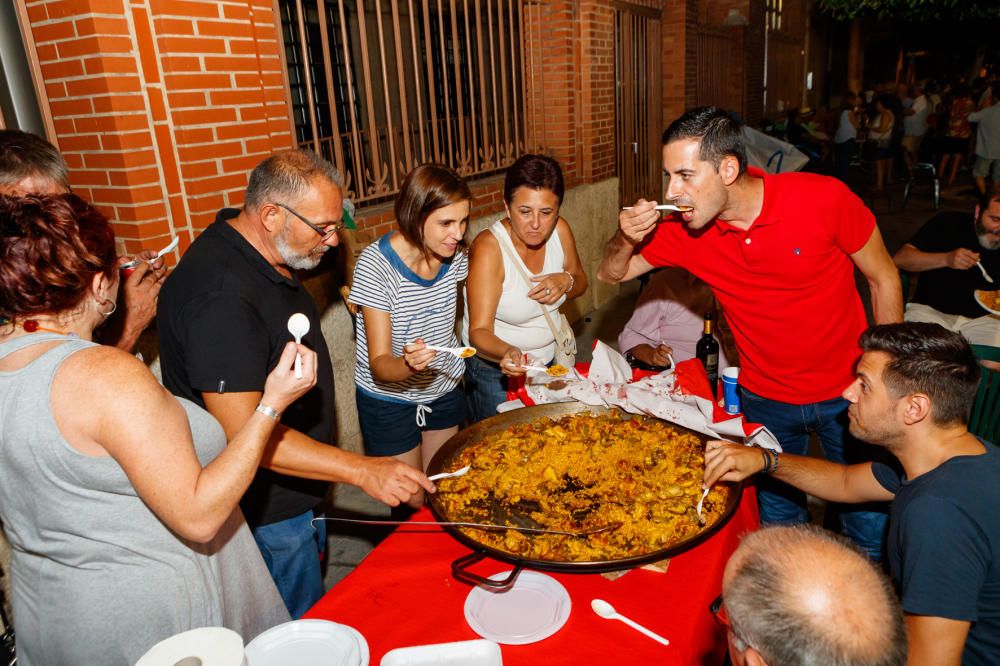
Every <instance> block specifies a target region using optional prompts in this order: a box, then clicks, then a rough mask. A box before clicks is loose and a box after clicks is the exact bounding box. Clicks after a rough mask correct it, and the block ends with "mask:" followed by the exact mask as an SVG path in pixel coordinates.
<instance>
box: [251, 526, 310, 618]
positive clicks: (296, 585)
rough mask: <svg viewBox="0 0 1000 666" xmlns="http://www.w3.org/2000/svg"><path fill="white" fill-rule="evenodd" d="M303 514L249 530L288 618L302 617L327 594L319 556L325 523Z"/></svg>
mask: <svg viewBox="0 0 1000 666" xmlns="http://www.w3.org/2000/svg"><path fill="white" fill-rule="evenodd" d="M313 517H314V514H313V512H312V511H306V512H305V513H302V514H299V515H298V516H295V517H293V518H288V519H286V520H279V521H278V522H276V523H269V524H267V525H260V526H258V527H256V528H255V529H253V530H252V532H253V538H254V541H256V542H257V547H258V548H260V554H261V555H262V556H263V557H264V564H266V565H267V570H268V571H269V572H271V578H273V579H274V584H275V585H276V586H277V588H278V593H279V594H280V595H281V599H282V601H284V602H285V607H286V608H288V614H289V615H291V616H292V619H293V620H297V619H298V618H300V617H302V615H303V613H305V612H306V611H307V610H309V609H310V608H312V606H313V604H315V603H316V602H317V601H319V600H320V598H321V597H322V596H323V595H324V594H325V593H326V587H325V586H324V585H323V572H322V570H321V568H320V558H321V557H322V555H321V553H322V552H323V551H325V550H326V523H325V522H324V521H322V520H317V521H316V523H315V525H314V524H313V523H312V519H313Z"/></svg>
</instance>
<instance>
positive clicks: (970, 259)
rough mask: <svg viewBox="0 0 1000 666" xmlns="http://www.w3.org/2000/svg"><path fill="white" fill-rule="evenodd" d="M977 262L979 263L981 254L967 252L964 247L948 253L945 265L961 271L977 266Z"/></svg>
mask: <svg viewBox="0 0 1000 666" xmlns="http://www.w3.org/2000/svg"><path fill="white" fill-rule="evenodd" d="M977 261H979V253H978V252H973V251H972V250H967V249H965V248H964V247H960V248H958V249H957V250H952V251H951V252H949V253H948V256H947V258H946V259H945V263H947V264H948V268H954V269H956V270H960V271H964V270H968V269H970V268H972V267H973V266H975V265H976V262H977Z"/></svg>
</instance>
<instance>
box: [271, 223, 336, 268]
mask: <svg viewBox="0 0 1000 666" xmlns="http://www.w3.org/2000/svg"><path fill="white" fill-rule="evenodd" d="M274 245H275V247H277V248H278V254H279V255H281V260H282V261H284V262H285V265H286V266H288V267H289V268H291V269H294V270H297V271H309V270H312V269H314V268H316V267H317V266H319V262H320V261H322V259H323V255H324V254H325V253H326V251H327V250H328V249H329V248H327V246H325V245H322V246H320V247H322V248H323V249H322V250H319V249H317V250H313V251H312V252H309V253H308V254H298V253H296V252H295V251H294V250H292V246H291V244H289V242H288V225H287V224H286V225H285V226H284V227H282V228H281V231H279V232H278V235H277V236H276V237H275V239H274Z"/></svg>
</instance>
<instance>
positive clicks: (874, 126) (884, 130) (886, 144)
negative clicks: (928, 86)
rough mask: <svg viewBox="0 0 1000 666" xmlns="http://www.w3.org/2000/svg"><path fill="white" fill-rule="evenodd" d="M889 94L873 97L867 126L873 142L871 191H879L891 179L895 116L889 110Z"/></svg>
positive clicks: (869, 137)
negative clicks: (873, 172)
mask: <svg viewBox="0 0 1000 666" xmlns="http://www.w3.org/2000/svg"><path fill="white" fill-rule="evenodd" d="M889 99H890V96H889V95H885V94H882V95H879V96H878V97H876V98H875V117H874V118H872V123H871V126H870V127H869V128H868V140H869V141H872V142H874V143H875V187H873V188H872V191H873V192H881V191H882V190H883V189H884V188H885V185H886V183H888V182H890V181H891V180H892V141H893V134H894V131H895V125H896V117H895V116H894V115H893V113H892V111H891V110H890V101H889Z"/></svg>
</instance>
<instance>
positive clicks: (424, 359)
mask: <svg viewBox="0 0 1000 666" xmlns="http://www.w3.org/2000/svg"><path fill="white" fill-rule="evenodd" d="M435 356H437V352H436V351H434V350H433V349H428V348H427V345H426V344H424V341H423V340H422V339H421V338H417V340H416V342H408V343H406V344H405V345H403V362H404V363H406V367H407V368H409V369H410V370H412V371H413V372H420V371H421V370H425V369H426V368H427V366H428V365H430V362H431V361H432V360H434V357H435Z"/></svg>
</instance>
